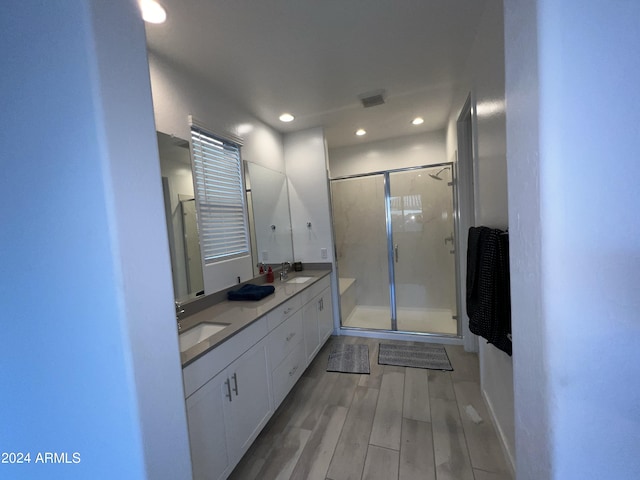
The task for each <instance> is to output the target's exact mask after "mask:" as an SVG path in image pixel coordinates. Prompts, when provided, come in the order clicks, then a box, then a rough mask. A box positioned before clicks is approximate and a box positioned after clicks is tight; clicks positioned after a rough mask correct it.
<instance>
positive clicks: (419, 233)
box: [389, 165, 458, 335]
mask: <svg viewBox="0 0 640 480" xmlns="http://www.w3.org/2000/svg"><path fill="white" fill-rule="evenodd" d="M389 181H390V182H389V184H390V186H389V193H390V199H389V205H390V218H391V239H390V242H391V243H390V245H389V247H390V251H391V252H392V256H393V259H392V263H393V270H394V277H395V285H394V287H395V298H396V302H395V313H396V322H394V323H395V324H396V327H397V328H396V329H397V330H399V331H407V332H424V333H435V334H447V335H457V333H458V325H457V320H456V318H457V316H456V284H455V250H454V248H455V247H454V244H455V242H454V233H453V232H454V215H453V212H454V209H453V187H452V185H453V182H452V174H451V166H450V165H444V166H442V165H441V166H439V167H427V168H422V169H417V170H409V171H403V172H392V173H390V174H389Z"/></svg>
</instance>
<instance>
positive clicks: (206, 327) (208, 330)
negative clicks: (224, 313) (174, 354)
mask: <svg viewBox="0 0 640 480" xmlns="http://www.w3.org/2000/svg"><path fill="white" fill-rule="evenodd" d="M227 326H228V325H227V324H225V323H201V324H200V325H197V326H195V327H193V328H190V329H189V330H187V331H185V332H184V333H181V334H180V335H179V336H178V339H179V341H180V351H181V352H184V351H185V350H187V349H189V348H191V347H193V346H194V345H195V344H197V343H200V342H201V341H203V340H205V339H207V338H209V337H210V336H211V335H213V334H214V333H218V332H219V331H220V330H222V329H224V328H226V327H227Z"/></svg>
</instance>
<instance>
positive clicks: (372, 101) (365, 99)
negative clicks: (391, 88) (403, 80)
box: [358, 90, 384, 108]
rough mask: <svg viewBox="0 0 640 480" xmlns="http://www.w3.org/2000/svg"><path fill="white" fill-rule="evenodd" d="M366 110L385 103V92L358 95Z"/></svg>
mask: <svg viewBox="0 0 640 480" xmlns="http://www.w3.org/2000/svg"><path fill="white" fill-rule="evenodd" d="M358 98H359V99H360V101H361V102H362V106H363V107H364V108H369V107H375V106H376V105H382V104H383V103H384V90H376V91H375V92H369V93H363V94H362V95H358Z"/></svg>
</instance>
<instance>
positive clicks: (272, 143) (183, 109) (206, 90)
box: [149, 52, 285, 294]
mask: <svg viewBox="0 0 640 480" xmlns="http://www.w3.org/2000/svg"><path fill="white" fill-rule="evenodd" d="M149 68H150V73H151V87H152V91H153V106H154V113H155V119H156V129H157V130H158V131H160V132H163V133H166V134H169V135H171V134H173V135H175V136H177V137H180V138H183V139H185V140H189V138H190V131H189V122H188V116H189V115H192V116H193V117H194V118H195V119H197V120H198V121H199V122H200V123H201V124H203V125H204V126H206V127H208V128H210V129H211V130H213V131H214V133H225V132H229V133H231V134H233V135H236V136H238V137H241V138H242V139H243V147H242V158H243V159H244V160H250V161H251V162H254V163H257V164H260V165H264V166H265V167H268V168H271V169H272V170H276V171H279V172H284V171H285V164H284V153H283V146H282V136H281V134H280V133H278V132H276V131H275V130H273V129H272V128H270V127H268V126H267V125H266V124H264V123H262V122H261V121H259V120H258V119H257V118H256V117H255V116H254V115H252V114H250V113H248V112H246V111H245V110H244V109H243V108H241V107H240V106H239V105H237V104H235V103H234V102H233V101H231V100H229V99H228V98H226V97H224V96H223V95H222V94H221V93H220V92H219V91H217V90H216V89H215V88H214V87H213V86H212V85H211V84H210V83H208V82H207V81H205V80H203V79H201V78H198V77H196V76H194V75H192V74H189V73H188V72H185V71H183V70H181V69H180V68H179V67H177V66H176V65H174V64H172V63H170V62H168V61H166V60H164V59H162V58H160V57H159V56H157V55H154V54H153V53H152V52H151V53H150V54H149ZM252 263H253V262H252V259H251V255H248V256H246V257H243V258H240V259H234V260H231V261H225V262H220V263H216V264H212V265H206V266H204V268H203V277H204V284H205V293H207V294H209V293H213V292H216V291H219V290H222V289H224V288H226V287H229V286H232V285H234V284H236V283H237V277H238V276H239V277H240V279H241V281H246V280H248V279H250V278H252V277H253V265H252Z"/></svg>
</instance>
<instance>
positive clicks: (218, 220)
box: [191, 125, 249, 264]
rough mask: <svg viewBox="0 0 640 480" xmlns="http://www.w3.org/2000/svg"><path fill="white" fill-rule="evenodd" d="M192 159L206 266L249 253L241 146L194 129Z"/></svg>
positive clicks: (201, 240) (192, 127)
mask: <svg viewBox="0 0 640 480" xmlns="http://www.w3.org/2000/svg"><path fill="white" fill-rule="evenodd" d="M191 145H192V148H191V155H192V161H193V172H194V188H195V193H196V199H197V206H198V225H199V227H200V232H199V233H200V248H201V249H202V254H203V256H204V262H205V264H211V263H215V262H220V261H222V260H228V259H231V258H236V257H240V256H244V255H247V254H248V253H249V237H248V234H247V231H248V230H247V221H246V219H247V215H246V205H245V197H244V188H243V182H242V162H241V160H240V145H239V144H236V143H232V142H229V141H227V140H224V139H221V138H216V137H214V136H213V135H211V134H210V133H207V132H206V131H204V130H202V129H201V128H200V127H198V126H196V125H192V126H191Z"/></svg>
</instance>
